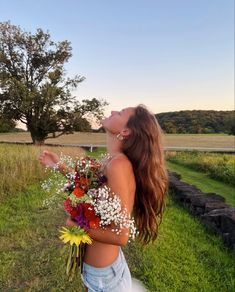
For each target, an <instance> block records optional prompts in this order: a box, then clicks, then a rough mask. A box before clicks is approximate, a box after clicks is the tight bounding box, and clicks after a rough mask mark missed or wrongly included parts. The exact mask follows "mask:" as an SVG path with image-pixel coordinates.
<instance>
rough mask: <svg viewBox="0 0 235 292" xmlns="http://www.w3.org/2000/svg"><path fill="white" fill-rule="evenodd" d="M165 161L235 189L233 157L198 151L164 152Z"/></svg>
mask: <svg viewBox="0 0 235 292" xmlns="http://www.w3.org/2000/svg"><path fill="white" fill-rule="evenodd" d="M166 159H167V160H168V161H170V162H173V163H175V164H179V165H183V166H186V167H188V168H191V169H194V170H196V171H200V172H205V173H207V174H208V176H209V177H211V178H213V179H216V180H218V181H221V182H224V183H226V184H230V185H232V186H233V187H235V157H234V156H233V155H228V154H216V153H203V152H199V151H180V152H179V151H178V152H175V151H166Z"/></svg>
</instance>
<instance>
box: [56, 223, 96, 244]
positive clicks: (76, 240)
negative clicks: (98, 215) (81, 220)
mask: <svg viewBox="0 0 235 292" xmlns="http://www.w3.org/2000/svg"><path fill="white" fill-rule="evenodd" d="M60 232H61V233H62V235H61V236H60V239H61V240H62V241H63V242H64V243H67V242H69V243H70V245H73V244H75V245H76V246H79V245H80V243H81V242H82V243H87V244H91V243H92V239H91V238H90V236H89V235H88V234H87V233H86V231H85V230H84V229H82V228H80V227H79V226H73V227H71V228H69V229H68V228H66V227H62V230H60Z"/></svg>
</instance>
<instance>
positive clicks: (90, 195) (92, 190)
mask: <svg viewBox="0 0 235 292" xmlns="http://www.w3.org/2000/svg"><path fill="white" fill-rule="evenodd" d="M64 158H65V157H63V156H61V159H60V161H61V160H62V161H64V160H65V159H64ZM105 159H107V157H105V158H103V159H102V160H97V159H94V158H89V157H84V158H80V159H78V160H77V161H76V162H75V163H74V162H73V163H72V166H73V171H72V172H71V173H68V174H67V175H66V179H67V181H66V183H64V181H63V183H62V184H61V183H60V184H59V183H58V181H57V182H56V183H55V181H54V185H59V189H58V190H57V192H56V193H57V194H58V193H61V191H62V192H63V193H65V194H66V196H65V200H64V203H63V206H64V210H65V212H66V213H68V214H69V215H70V217H71V219H72V220H74V221H75V222H76V224H77V226H75V227H69V228H66V227H62V229H61V230H60V233H61V235H60V239H61V240H62V241H63V242H64V243H65V244H66V243H69V244H70V245H69V255H68V258H67V264H66V273H67V275H68V276H69V277H70V279H72V278H73V277H74V276H75V274H76V271H77V269H78V268H79V266H80V267H81V269H82V258H83V255H84V249H85V245H86V244H92V239H91V238H90V236H89V235H88V232H87V230H88V229H96V228H103V229H105V228H106V227H107V226H110V225H111V224H114V225H115V228H113V229H111V230H112V231H113V232H116V233H117V234H119V233H120V232H121V230H122V229H123V228H129V230H130V233H129V236H130V238H132V239H134V238H135V234H136V232H137V231H136V228H135V224H134V219H133V218H131V217H130V214H128V212H127V209H126V208H123V207H122V205H121V201H120V198H119V197H118V196H117V195H116V194H114V193H113V192H111V190H110V188H109V187H108V186H107V185H106V183H107V179H106V177H105V176H104V174H103V172H102V168H103V161H104V160H105ZM66 160H67V163H68V157H66ZM69 160H70V162H71V159H69ZM70 165H71V163H70ZM54 170H56V168H55V169H54ZM52 185H53V184H52V179H49V180H48V181H47V182H44V183H43V187H44V189H47V190H48V189H51V188H52ZM61 186H62V188H61ZM53 200H54V199H53V197H52V200H51V201H53ZM44 203H45V204H46V205H48V204H50V202H49V201H48V200H46V201H45V202H44Z"/></svg>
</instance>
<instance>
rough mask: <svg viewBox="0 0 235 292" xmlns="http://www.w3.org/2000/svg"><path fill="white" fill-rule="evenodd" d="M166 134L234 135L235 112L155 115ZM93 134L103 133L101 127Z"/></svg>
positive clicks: (179, 112) (207, 111)
mask: <svg viewBox="0 0 235 292" xmlns="http://www.w3.org/2000/svg"><path fill="white" fill-rule="evenodd" d="M155 116H156V118H157V120H158V122H159V124H160V126H161V128H162V130H163V131H164V132H165V133H168V134H209V133H225V134H230V135H235V111H215V110H184V111H175V112H166V113H160V114H156V115H155ZM93 131H94V132H104V129H103V128H102V127H101V128H99V129H97V130H93Z"/></svg>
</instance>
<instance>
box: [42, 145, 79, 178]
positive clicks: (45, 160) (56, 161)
mask: <svg viewBox="0 0 235 292" xmlns="http://www.w3.org/2000/svg"><path fill="white" fill-rule="evenodd" d="M39 161H40V162H41V164H42V165H44V166H47V167H50V168H56V169H57V170H58V171H59V172H61V173H62V174H63V175H66V174H67V173H71V172H74V170H73V169H72V168H70V167H68V166H67V165H66V164H65V163H62V162H60V158H59V156H58V155H57V154H56V153H54V152H50V151H47V150H45V151H43V152H42V154H41V155H40V156H39Z"/></svg>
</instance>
